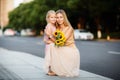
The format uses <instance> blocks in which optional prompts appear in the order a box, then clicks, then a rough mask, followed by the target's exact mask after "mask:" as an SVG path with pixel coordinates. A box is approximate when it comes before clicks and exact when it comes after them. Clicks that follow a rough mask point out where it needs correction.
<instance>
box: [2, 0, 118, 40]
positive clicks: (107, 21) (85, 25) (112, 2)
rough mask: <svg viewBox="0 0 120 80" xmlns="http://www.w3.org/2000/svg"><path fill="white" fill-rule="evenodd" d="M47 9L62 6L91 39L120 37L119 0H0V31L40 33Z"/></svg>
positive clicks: (16, 33)
mask: <svg viewBox="0 0 120 80" xmlns="http://www.w3.org/2000/svg"><path fill="white" fill-rule="evenodd" d="M50 9H53V10H58V9H64V10H65V11H66V13H67V15H68V18H69V20H70V22H71V24H72V26H73V28H74V29H85V30H87V31H89V32H91V33H93V35H94V39H120V0H0V35H9V36H10V35H17V36H40V35H42V34H43V30H44V28H45V25H46V21H45V15H46V13H47V11H48V10H50ZM7 29H8V30H7ZM6 30H7V31H6Z"/></svg>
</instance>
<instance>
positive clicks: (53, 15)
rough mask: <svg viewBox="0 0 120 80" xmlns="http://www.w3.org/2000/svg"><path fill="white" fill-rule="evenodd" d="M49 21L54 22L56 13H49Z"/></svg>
mask: <svg viewBox="0 0 120 80" xmlns="http://www.w3.org/2000/svg"><path fill="white" fill-rule="evenodd" d="M49 22H50V23H52V24H55V22H56V14H50V16H49Z"/></svg>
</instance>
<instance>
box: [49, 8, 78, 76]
mask: <svg viewBox="0 0 120 80" xmlns="http://www.w3.org/2000/svg"><path fill="white" fill-rule="evenodd" d="M56 20H57V25H56V28H57V30H60V31H62V32H63V33H64V35H65V38H66V42H65V44H64V46H61V47H57V46H55V45H54V44H53V45H51V53H50V55H51V70H52V71H53V72H54V73H55V74H56V75H58V76H66V77H74V76H78V75H79V68H80V54H79V51H78V49H77V47H76V45H75V42H74V35H73V28H72V26H71V24H70V23H69V21H68V19H67V16H66V13H65V12H64V10H58V11H56Z"/></svg>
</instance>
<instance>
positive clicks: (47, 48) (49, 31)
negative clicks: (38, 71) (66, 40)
mask: <svg viewBox="0 0 120 80" xmlns="http://www.w3.org/2000/svg"><path fill="white" fill-rule="evenodd" d="M55 31H56V28H55V26H53V25H51V24H50V23H49V24H47V25H46V27H45V30H44V32H45V35H44V42H45V43H46V45H45V59H44V60H45V65H44V70H45V72H46V73H48V71H49V66H50V64H51V57H50V53H51V47H50V45H51V44H53V42H52V41H51V40H50V39H49V37H48V35H53V33H54V32H55ZM47 42H49V44H47Z"/></svg>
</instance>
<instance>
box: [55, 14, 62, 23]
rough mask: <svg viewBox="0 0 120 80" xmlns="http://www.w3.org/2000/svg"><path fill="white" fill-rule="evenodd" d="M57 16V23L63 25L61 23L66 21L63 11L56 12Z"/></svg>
mask: <svg viewBox="0 0 120 80" xmlns="http://www.w3.org/2000/svg"><path fill="white" fill-rule="evenodd" d="M56 18H57V23H58V24H60V25H61V24H63V23H64V17H63V15H62V14H61V13H58V14H56Z"/></svg>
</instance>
